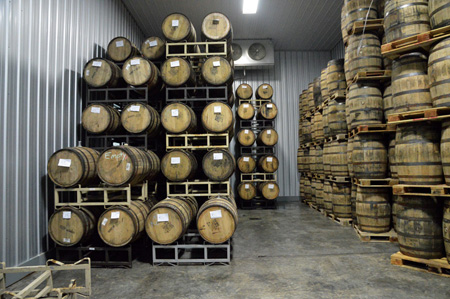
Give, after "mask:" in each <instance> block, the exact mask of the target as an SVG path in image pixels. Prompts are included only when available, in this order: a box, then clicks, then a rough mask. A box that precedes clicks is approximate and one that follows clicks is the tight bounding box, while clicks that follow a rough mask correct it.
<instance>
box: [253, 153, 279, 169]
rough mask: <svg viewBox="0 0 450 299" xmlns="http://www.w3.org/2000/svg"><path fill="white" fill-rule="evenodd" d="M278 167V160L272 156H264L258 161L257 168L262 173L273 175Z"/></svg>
mask: <svg viewBox="0 0 450 299" xmlns="http://www.w3.org/2000/svg"><path fill="white" fill-rule="evenodd" d="M278 165H279V162H278V158H277V157H276V156H274V155H265V156H262V157H261V158H259V160H258V168H259V169H260V170H261V171H262V172H268V173H273V172H275V171H277V170H278Z"/></svg>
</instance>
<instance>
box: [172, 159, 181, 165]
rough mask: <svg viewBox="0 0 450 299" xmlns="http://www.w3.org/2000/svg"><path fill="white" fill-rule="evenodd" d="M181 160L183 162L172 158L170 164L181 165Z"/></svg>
mask: <svg viewBox="0 0 450 299" xmlns="http://www.w3.org/2000/svg"><path fill="white" fill-rule="evenodd" d="M180 160H181V159H180V157H172V158H170V164H180V163H181V161H180Z"/></svg>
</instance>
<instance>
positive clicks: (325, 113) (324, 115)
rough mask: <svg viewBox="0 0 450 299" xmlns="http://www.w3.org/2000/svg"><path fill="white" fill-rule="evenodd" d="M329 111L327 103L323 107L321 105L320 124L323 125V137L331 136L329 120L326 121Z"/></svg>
mask: <svg viewBox="0 0 450 299" xmlns="http://www.w3.org/2000/svg"><path fill="white" fill-rule="evenodd" d="M329 111H330V106H329V105H326V106H325V107H323V113H322V125H323V136H324V138H325V139H326V138H328V137H330V136H331V133H330V126H329V121H328V114H329Z"/></svg>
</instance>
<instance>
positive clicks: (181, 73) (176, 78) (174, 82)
mask: <svg viewBox="0 0 450 299" xmlns="http://www.w3.org/2000/svg"><path fill="white" fill-rule="evenodd" d="M161 77H162V79H163V81H164V83H166V84H167V85H169V86H173V87H179V86H183V85H194V84H195V72H194V69H193V68H192V65H191V64H190V63H189V62H187V61H186V60H184V59H183V58H179V57H174V58H169V59H167V60H166V61H164V63H163V64H162V65H161Z"/></svg>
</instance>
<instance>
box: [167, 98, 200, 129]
mask: <svg viewBox="0 0 450 299" xmlns="http://www.w3.org/2000/svg"><path fill="white" fill-rule="evenodd" d="M161 124H162V126H163V127H164V129H166V130H167V132H169V133H175V134H178V133H185V132H187V133H193V132H195V131H196V130H197V116H196V115H195V113H194V111H193V110H192V108H191V107H189V106H187V105H185V104H183V103H172V104H169V105H167V106H166V107H165V108H164V109H163V111H162V112H161Z"/></svg>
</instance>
